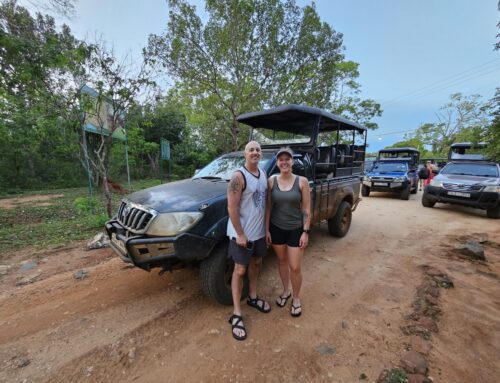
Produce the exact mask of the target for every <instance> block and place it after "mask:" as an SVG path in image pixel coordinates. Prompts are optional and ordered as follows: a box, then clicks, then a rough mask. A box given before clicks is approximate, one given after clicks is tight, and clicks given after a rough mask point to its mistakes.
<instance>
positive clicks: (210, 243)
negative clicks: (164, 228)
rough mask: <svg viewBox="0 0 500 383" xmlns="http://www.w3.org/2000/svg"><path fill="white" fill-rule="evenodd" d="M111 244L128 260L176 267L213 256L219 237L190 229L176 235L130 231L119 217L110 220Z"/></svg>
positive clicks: (143, 265) (142, 264) (147, 266)
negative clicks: (157, 234) (124, 226)
mask: <svg viewBox="0 0 500 383" xmlns="http://www.w3.org/2000/svg"><path fill="white" fill-rule="evenodd" d="M106 232H107V233H108V236H109V239H110V246H111V248H112V249H113V251H114V252H115V253H117V254H118V255H119V256H120V258H121V259H122V260H123V261H124V262H128V263H132V264H134V265H135V266H137V267H140V268H142V269H145V270H149V269H151V268H155V267H162V268H167V269H168V268H172V267H173V266H174V265H177V264H179V263H184V264H187V263H190V262H193V261H198V260H202V259H205V258H206V257H208V256H209V254H210V252H211V251H212V249H213V248H214V246H215V245H216V244H217V243H218V242H217V240H215V239H212V238H207V237H202V236H199V235H194V234H190V233H182V234H179V235H178V236H175V237H148V236H146V235H134V234H132V233H129V232H127V230H126V229H125V228H123V226H121V225H120V223H119V222H118V221H116V220H111V221H108V222H106Z"/></svg>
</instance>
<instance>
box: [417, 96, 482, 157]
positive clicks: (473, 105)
mask: <svg viewBox="0 0 500 383" xmlns="http://www.w3.org/2000/svg"><path fill="white" fill-rule="evenodd" d="M479 99H480V96H479V95H470V96H464V95H462V94H461V93H454V94H452V95H451V96H450V101H449V102H448V103H446V104H445V105H444V106H443V107H441V108H440V110H439V112H438V113H437V120H438V121H437V122H436V123H431V124H424V125H422V126H421V127H420V128H419V129H418V131H417V136H419V135H421V137H422V141H423V142H424V143H425V144H427V145H431V146H432V151H433V152H434V153H443V154H444V153H447V151H448V148H449V147H450V145H451V144H452V143H453V142H456V140H457V138H459V137H460V134H464V132H465V131H466V130H469V131H470V130H473V129H476V130H477V131H482V130H483V129H484V127H485V126H487V124H488V120H487V117H486V114H485V113H484V110H483V109H482V107H483V103H482V102H481V101H480V100H479Z"/></svg>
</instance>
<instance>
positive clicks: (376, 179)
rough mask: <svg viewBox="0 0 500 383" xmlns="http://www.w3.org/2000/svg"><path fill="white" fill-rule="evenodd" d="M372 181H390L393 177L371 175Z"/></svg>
mask: <svg viewBox="0 0 500 383" xmlns="http://www.w3.org/2000/svg"><path fill="white" fill-rule="evenodd" d="M371 179H372V181H384V182H391V181H392V180H393V179H394V177H380V176H376V177H371Z"/></svg>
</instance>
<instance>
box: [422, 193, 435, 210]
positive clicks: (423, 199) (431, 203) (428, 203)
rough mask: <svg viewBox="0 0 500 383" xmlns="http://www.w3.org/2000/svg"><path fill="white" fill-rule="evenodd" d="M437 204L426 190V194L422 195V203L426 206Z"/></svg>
mask: <svg viewBox="0 0 500 383" xmlns="http://www.w3.org/2000/svg"><path fill="white" fill-rule="evenodd" d="M435 204H436V202H434V201H431V200H430V199H429V198H427V196H426V195H425V192H424V195H423V196H422V205H424V206H425V207H434V205H435Z"/></svg>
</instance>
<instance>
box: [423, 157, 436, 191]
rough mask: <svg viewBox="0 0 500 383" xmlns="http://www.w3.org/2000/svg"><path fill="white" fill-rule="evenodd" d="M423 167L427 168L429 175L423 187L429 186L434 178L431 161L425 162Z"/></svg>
mask: <svg viewBox="0 0 500 383" xmlns="http://www.w3.org/2000/svg"><path fill="white" fill-rule="evenodd" d="M425 167H426V168H427V172H428V173H429V177H428V178H427V179H426V180H425V186H427V185H429V184H430V183H431V181H432V179H433V178H434V173H433V172H432V170H433V169H432V164H431V161H427V162H426V164H425Z"/></svg>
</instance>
